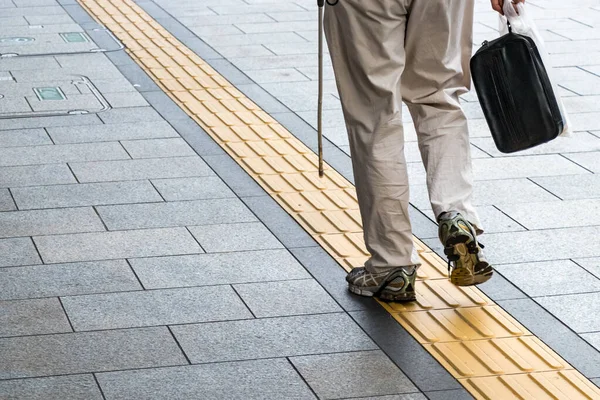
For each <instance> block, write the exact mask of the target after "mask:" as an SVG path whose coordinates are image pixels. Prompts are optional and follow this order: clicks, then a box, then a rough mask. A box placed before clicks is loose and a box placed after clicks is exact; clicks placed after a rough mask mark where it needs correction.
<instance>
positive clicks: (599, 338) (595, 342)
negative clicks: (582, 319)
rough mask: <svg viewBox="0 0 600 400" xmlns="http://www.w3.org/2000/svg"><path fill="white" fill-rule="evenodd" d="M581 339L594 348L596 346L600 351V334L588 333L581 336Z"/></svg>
mask: <svg viewBox="0 0 600 400" xmlns="http://www.w3.org/2000/svg"><path fill="white" fill-rule="evenodd" d="M581 337H583V338H584V339H585V340H587V341H588V342H589V343H590V344H591V345H592V346H594V347H595V348H596V349H597V350H598V351H600V332H595V333H587V334H584V335H581Z"/></svg>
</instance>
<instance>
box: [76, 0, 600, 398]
mask: <svg viewBox="0 0 600 400" xmlns="http://www.w3.org/2000/svg"><path fill="white" fill-rule="evenodd" d="M79 1H80V2H81V3H82V5H83V6H84V7H86V8H87V9H88V11H90V13H91V14H92V15H94V16H95V17H96V18H97V19H98V20H99V21H100V22H101V23H102V24H103V25H105V26H106V27H108V28H109V29H110V30H111V31H112V32H113V33H114V34H115V35H116V36H117V37H118V38H119V39H120V40H121V41H122V42H123V43H124V44H125V46H126V47H127V51H128V52H129V53H130V54H131V56H132V57H133V58H134V59H135V60H136V61H137V62H138V63H139V64H140V65H141V66H142V67H143V68H144V69H145V70H146V71H147V72H148V73H149V74H150V75H151V76H152V77H153V78H154V80H155V81H156V82H157V83H158V84H159V85H160V86H161V87H162V89H163V90H164V91H165V92H166V93H167V94H168V95H169V96H171V98H173V100H175V101H176V102H177V103H178V104H179V105H180V106H181V107H182V108H183V109H184V110H186V111H187V112H188V114H189V115H190V116H191V117H192V118H194V119H195V120H196V121H197V122H198V123H199V124H200V125H201V126H202V127H204V129H205V130H206V131H207V132H208V133H209V134H210V135H211V136H212V137H213V138H214V139H215V141H216V142H217V143H218V144H219V145H221V146H222V147H223V149H225V151H227V153H229V154H230V155H231V157H233V158H234V159H235V160H236V161H237V162H238V163H239V164H240V165H241V166H242V167H243V168H244V169H245V170H246V171H247V172H248V173H249V174H250V175H251V176H252V177H254V179H255V180H256V181H257V182H258V183H259V184H260V185H261V186H262V187H263V188H264V189H265V190H266V191H267V192H268V193H269V194H270V195H271V196H272V197H273V198H274V199H275V200H277V202H278V203H279V204H280V205H281V206H282V207H283V208H284V209H285V210H286V211H287V212H288V213H289V214H290V215H292V216H293V217H294V218H295V219H296V221H298V222H299V223H300V224H301V225H302V226H303V227H304V228H305V229H306V230H307V231H308V232H309V233H310V234H311V235H312V236H313V237H314V238H315V239H316V240H317V241H318V242H319V243H320V244H321V245H322V246H323V248H325V249H326V250H327V251H328V252H329V253H330V254H331V255H332V256H333V257H334V258H335V259H336V260H338V262H339V263H340V264H341V265H342V266H343V267H344V268H346V269H347V270H349V269H351V268H352V267H354V266H359V265H362V264H363V262H364V261H365V260H366V257H367V255H368V253H367V251H366V249H365V246H364V242H363V239H362V228H361V222H360V215H359V211H358V203H357V200H356V193H355V190H354V187H353V185H352V184H351V183H350V182H348V181H347V180H346V179H345V178H343V177H342V176H341V175H340V174H339V173H337V172H336V171H334V170H333V169H332V168H331V167H329V166H325V177H324V178H322V179H320V178H319V177H318V173H317V157H316V155H315V154H314V153H313V152H312V151H311V150H310V149H309V148H307V147H306V146H305V145H304V144H302V143H301V142H300V141H299V140H298V139H296V138H295V137H294V136H293V135H291V134H290V133H289V132H288V131H287V130H286V129H285V128H283V127H282V126H281V125H280V124H278V123H277V122H276V121H275V120H273V119H272V118H271V117H270V116H269V115H268V114H267V113H265V112H264V111H262V110H261V109H260V108H259V107H258V106H256V105H255V104H254V103H253V102H252V101H250V100H249V99H248V98H246V97H245V96H244V95H243V94H242V93H240V92H239V91H238V90H237V89H236V88H235V87H234V86H233V85H231V84H230V83H229V82H228V81H227V80H226V79H224V78H223V77H222V76H220V75H219V74H218V73H217V72H216V71H215V70H214V69H212V68H211V67H210V66H209V65H208V64H207V63H206V62H204V61H203V60H202V59H201V58H199V57H198V56H197V55H196V54H194V53H193V52H192V51H191V50H189V49H188V48H186V47H185V46H184V45H183V44H182V43H180V42H179V41H178V40H177V39H176V38H175V37H173V36H172V35H171V34H170V33H169V32H167V31H166V30H165V29H164V28H163V27H161V26H160V25H159V24H158V23H157V22H156V21H154V20H153V19H152V18H151V17H150V16H149V15H148V14H146V13H145V12H144V11H143V10H142V9H141V8H140V7H139V6H137V5H136V4H135V3H133V2H132V1H131V0H79ZM415 243H416V245H417V248H418V250H419V253H420V255H421V257H422V259H423V267H422V268H421V269H420V270H419V280H420V283H419V285H418V287H417V290H418V293H417V298H418V299H417V302H416V303H414V304H407V305H403V304H383V306H384V307H385V308H386V309H387V310H388V311H389V312H390V314H391V315H393V316H394V318H395V319H396V320H397V321H398V322H399V323H400V324H402V325H403V326H404V327H405V328H406V329H407V330H408V331H409V332H410V333H411V334H412V335H413V336H414V337H415V338H416V339H417V340H419V341H420V342H421V343H422V344H423V346H424V347H425V348H426V349H427V350H428V351H429V352H430V353H431V354H432V355H433V356H434V357H435V358H436V359H437V360H438V361H439V362H440V363H441V364H442V365H443V366H444V367H445V368H447V370H448V371H450V373H451V374H452V375H453V376H455V377H456V378H457V379H458V380H459V381H460V382H461V383H462V384H463V385H464V386H465V387H466V388H467V389H468V390H469V392H470V393H471V394H473V395H474V396H475V397H476V398H478V399H501V400H509V399H535V400H542V399H569V400H575V399H592V400H593V399H600V390H599V389H598V388H597V387H596V386H595V385H593V384H592V383H591V382H590V381H589V380H587V379H586V378H585V377H583V375H581V374H580V373H579V372H577V371H576V370H574V369H573V368H572V367H571V366H570V365H569V364H567V362H566V361H564V360H563V359H561V358H560V357H559V356H558V355H557V354H556V353H554V352H553V351H552V349H550V348H549V347H548V346H546V345H545V344H544V343H542V342H541V341H540V340H539V339H537V338H536V337H535V336H533V335H532V333H531V332H529V331H528V330H527V329H525V327H523V326H522V325H520V324H519V323H518V322H517V321H515V320H514V319H513V318H512V317H511V316H510V315H509V314H508V313H506V311H504V310H503V309H501V308H500V307H498V306H497V305H495V304H494V303H493V302H492V301H491V300H490V299H489V298H488V297H486V296H485V295H484V294H483V293H482V292H481V291H479V290H478V289H476V288H458V287H455V286H454V285H452V284H451V283H450V282H449V281H448V279H447V275H446V264H445V262H444V261H443V260H442V259H441V258H440V257H438V256H437V255H436V254H435V253H433V252H432V251H431V250H430V249H428V248H427V247H426V246H425V245H424V244H423V243H422V242H420V241H419V240H417V239H416V238H415Z"/></svg>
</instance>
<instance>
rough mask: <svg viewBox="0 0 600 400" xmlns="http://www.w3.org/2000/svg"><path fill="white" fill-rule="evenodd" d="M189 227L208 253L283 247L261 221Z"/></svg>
mask: <svg viewBox="0 0 600 400" xmlns="http://www.w3.org/2000/svg"><path fill="white" fill-rule="evenodd" d="M189 229H190V232H192V235H194V237H195V238H196V239H197V240H198V242H199V243H200V245H201V246H202V248H203V249H204V250H205V251H206V252H207V253H217V252H229V251H243V250H266V249H280V248H283V245H282V244H281V243H280V242H279V241H278V240H277V239H276V238H275V236H273V234H272V233H271V232H269V230H268V229H267V228H266V227H265V226H264V225H263V224H262V223H260V222H256V223H254V222H249V223H232V224H217V225H205V226H194V227H190V228H189Z"/></svg>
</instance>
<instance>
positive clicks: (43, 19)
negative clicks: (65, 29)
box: [25, 14, 74, 25]
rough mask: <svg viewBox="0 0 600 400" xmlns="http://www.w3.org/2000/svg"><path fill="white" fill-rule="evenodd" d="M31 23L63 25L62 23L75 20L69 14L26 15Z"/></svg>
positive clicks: (70, 22)
mask: <svg viewBox="0 0 600 400" xmlns="http://www.w3.org/2000/svg"><path fill="white" fill-rule="evenodd" d="M25 19H26V20H27V22H29V25H56V24H59V25H62V24H73V23H74V21H73V19H71V17H69V16H68V15H67V14H64V15H38V16H25Z"/></svg>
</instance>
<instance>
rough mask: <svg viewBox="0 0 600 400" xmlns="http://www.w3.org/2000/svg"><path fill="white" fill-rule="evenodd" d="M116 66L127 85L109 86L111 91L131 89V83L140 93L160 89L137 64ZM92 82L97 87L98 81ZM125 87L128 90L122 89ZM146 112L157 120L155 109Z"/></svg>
mask: <svg viewBox="0 0 600 400" xmlns="http://www.w3.org/2000/svg"><path fill="white" fill-rule="evenodd" d="M117 68H118V69H119V72H121V74H122V75H123V76H124V77H125V78H126V79H125V80H126V81H127V85H119V86H120V87H121V88H120V90H119V87H115V86H111V90H112V91H113V92H118V91H131V90H129V89H130V86H131V85H133V88H134V91H137V92H141V93H144V92H148V91H155V90H160V88H159V87H158V85H157V84H156V83H155V82H154V81H153V80H152V79H151V78H150V77H149V76H148V75H147V74H146V72H145V71H144V70H143V69H142V68H141V67H140V66H139V65H138V64H125V65H119V66H117ZM94 83H95V84H96V86H97V87H98V82H94ZM99 88H100V89H101V91H102V86H100V87H99ZM125 88H127V89H128V90H124V89H125ZM103 93H104V92H103ZM136 108H139V107H136ZM144 109H147V110H152V109H151V108H150V107H144ZM148 113H149V114H151V116H152V118H153V120H157V121H158V120H159V119H157V116H158V117H160V115H159V114H158V113H156V111H154V110H152V112H150V111H148ZM138 117H139V115H138ZM117 118H118V116H117ZM124 122H127V121H124Z"/></svg>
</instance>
